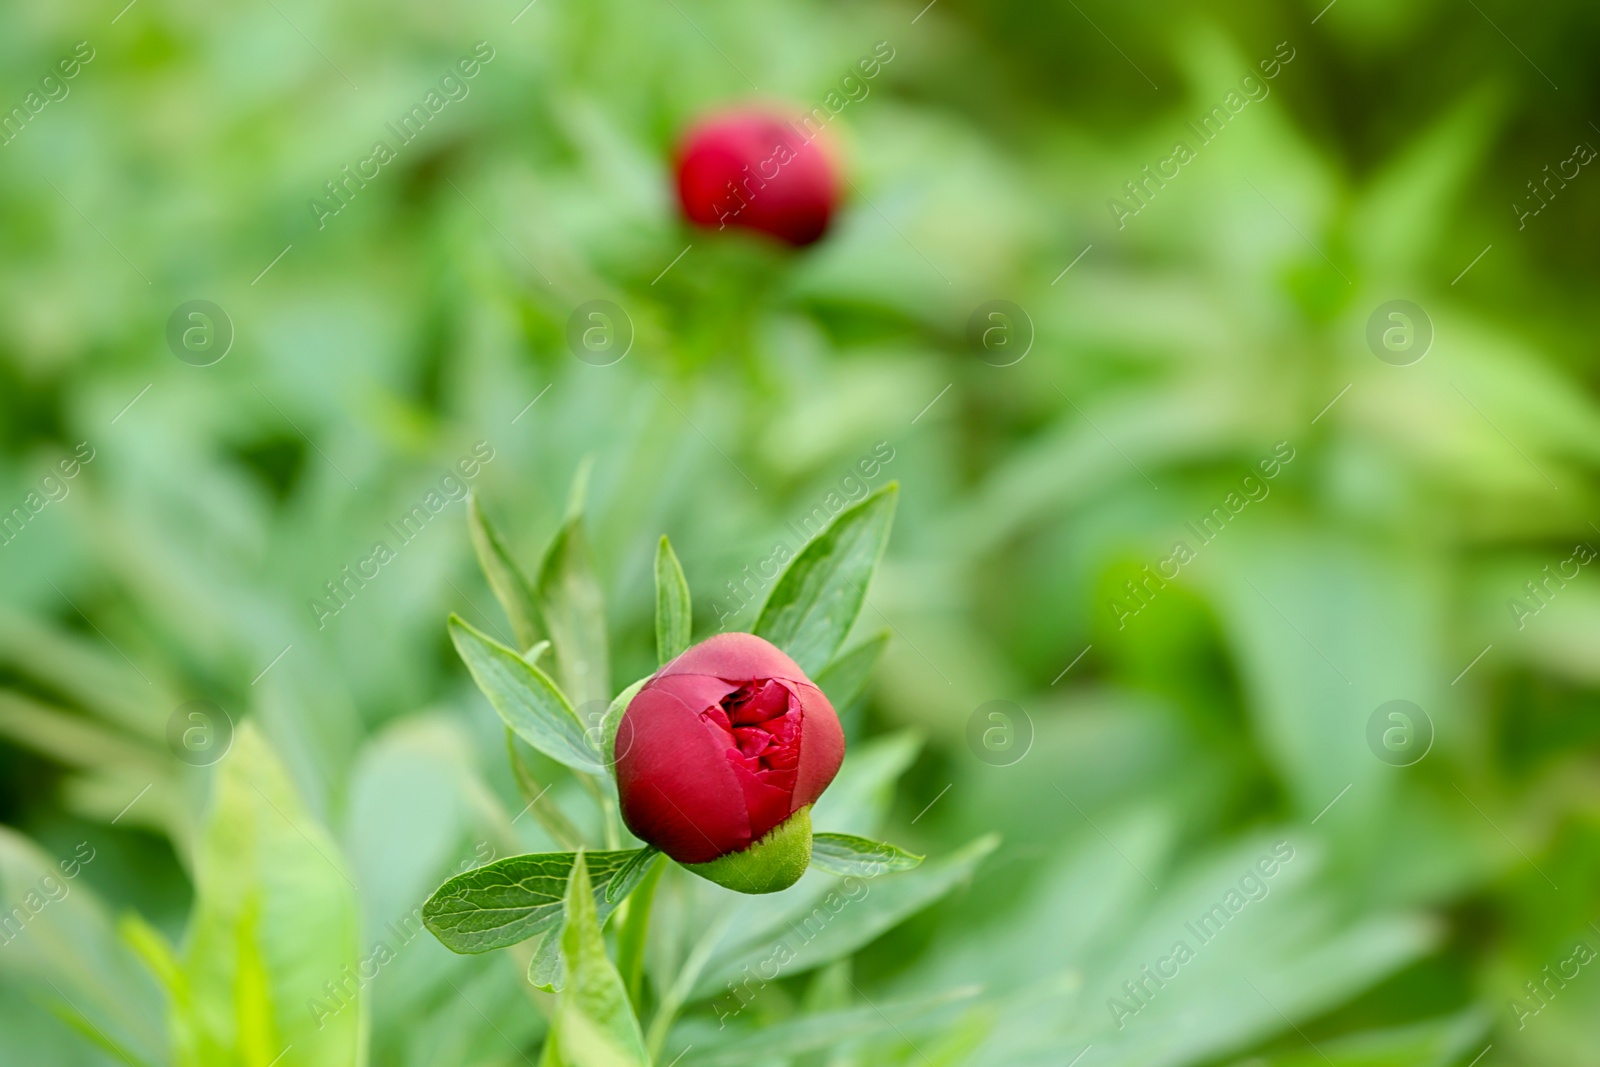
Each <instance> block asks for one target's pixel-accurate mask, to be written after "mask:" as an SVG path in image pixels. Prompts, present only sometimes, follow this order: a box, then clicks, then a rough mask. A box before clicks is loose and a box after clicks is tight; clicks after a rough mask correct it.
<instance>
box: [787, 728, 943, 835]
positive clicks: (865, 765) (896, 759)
mask: <svg viewBox="0 0 1600 1067" xmlns="http://www.w3.org/2000/svg"><path fill="white" fill-rule="evenodd" d="M921 750H922V737H921V735H920V734H918V733H917V732H916V731H914V730H902V731H900V732H898V733H893V734H889V735H887V736H884V737H874V738H872V739H871V740H870V741H863V742H862V743H861V744H859V745H855V746H854V747H852V748H851V750H850V758H849V759H847V760H845V761H844V766H843V767H841V768H839V776H838V777H837V778H835V779H834V780H833V784H832V785H830V786H829V787H828V790H827V792H825V793H823V794H822V796H820V797H819V798H817V803H816V805H815V807H814V808H813V809H812V812H811V817H812V821H813V822H814V823H815V824H816V825H818V826H832V827H834V828H835V829H836V830H838V831H842V832H847V833H858V834H873V833H877V832H878V830H879V827H880V825H881V824H882V822H883V819H884V817H885V816H886V815H887V814H888V811H889V806H890V804H891V803H892V801H893V800H894V789H895V782H896V781H898V780H899V778H900V776H901V775H902V774H904V773H905V772H906V769H907V768H908V767H910V766H911V764H912V761H914V760H915V759H916V758H917V753H918V752H920V751H921Z"/></svg>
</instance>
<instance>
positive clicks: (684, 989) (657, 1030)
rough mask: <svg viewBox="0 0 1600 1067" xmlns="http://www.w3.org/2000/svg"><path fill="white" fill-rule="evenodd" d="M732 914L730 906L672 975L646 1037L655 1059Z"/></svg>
mask: <svg viewBox="0 0 1600 1067" xmlns="http://www.w3.org/2000/svg"><path fill="white" fill-rule="evenodd" d="M733 916H734V912H733V909H731V908H729V909H727V910H725V911H724V912H723V913H722V915H721V916H720V917H718V918H717V919H715V920H714V921H713V922H712V923H711V925H710V926H709V927H708V928H707V929H706V932H705V933H704V934H702V935H701V937H700V940H699V941H697V942H696V943H695V946H694V948H693V949H692V950H691V951H690V952H689V958H688V959H686V960H684V961H683V967H682V969H680V970H679V971H678V977H677V978H675V979H673V982H672V988H671V989H668V990H667V992H666V994H665V995H664V996H662V998H661V1006H660V1007H658V1008H657V1009H656V1015H655V1018H654V1019H651V1020H650V1031H649V1033H648V1034H647V1035H646V1037H645V1047H646V1048H647V1049H648V1050H649V1052H650V1059H651V1060H652V1061H654V1060H655V1059H657V1058H658V1057H660V1055H661V1049H662V1047H663V1046H664V1045H666V1043H667V1034H668V1032H669V1031H670V1030H671V1029H672V1024H673V1021H674V1020H676V1019H677V1017H678V1010H679V1009H680V1008H682V1007H683V1004H684V1001H686V1000H688V999H689V994H690V992H691V991H693V989H694V984H695V983H696V982H698V981H699V980H700V972H702V971H704V970H705V969H706V964H708V963H710V962H711V954H712V953H713V952H715V951H716V950H717V945H718V944H719V943H721V941H722V935H723V934H725V933H727V932H728V927H729V926H730V925H731V924H732V922H733Z"/></svg>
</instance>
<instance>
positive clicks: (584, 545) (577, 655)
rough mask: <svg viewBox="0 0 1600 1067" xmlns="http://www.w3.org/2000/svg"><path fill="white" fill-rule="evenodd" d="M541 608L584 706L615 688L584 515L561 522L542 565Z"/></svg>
mask: <svg viewBox="0 0 1600 1067" xmlns="http://www.w3.org/2000/svg"><path fill="white" fill-rule="evenodd" d="M535 591H536V594H537V597H538V603H539V614H540V616H541V617H542V618H543V619H544V624H545V628H546V629H547V630H548V631H549V633H550V640H551V642H552V643H553V644H554V645H555V649H556V664H557V667H558V669H559V673H560V676H561V685H562V687H563V688H564V689H565V690H566V691H567V692H568V693H570V694H571V695H572V699H573V702H574V703H575V704H577V705H579V706H580V707H581V706H582V705H584V704H587V703H589V702H591V701H605V700H607V699H609V697H610V694H611V677H610V675H611V669H610V665H609V660H608V653H607V644H606V620H605V605H604V600H603V598H602V597H601V595H600V582H599V580H598V579H596V578H595V574H594V562H593V560H592V559H591V557H590V555H589V544H588V541H587V540H586V539H585V538H584V536H583V523H582V519H581V518H580V517H578V516H574V517H572V518H570V519H568V520H567V522H566V524H565V525H564V526H562V527H561V532H560V533H558V534H556V539H555V541H553V542H552V543H551V545H550V549H549V551H547V552H546V553H545V557H544V562H543V563H542V564H541V565H540V567H539V581H538V584H537V586H536V590H535Z"/></svg>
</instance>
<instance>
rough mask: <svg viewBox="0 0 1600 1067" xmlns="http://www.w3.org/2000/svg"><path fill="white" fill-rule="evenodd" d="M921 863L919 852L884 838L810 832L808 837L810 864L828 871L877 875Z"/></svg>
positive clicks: (831, 872) (904, 869)
mask: <svg viewBox="0 0 1600 1067" xmlns="http://www.w3.org/2000/svg"><path fill="white" fill-rule="evenodd" d="M921 863H922V857H921V856H918V855H915V854H913V853H910V852H907V851H906V850H905V849H903V848H901V847H899V846H898V845H891V844H888V843H887V842H884V841H872V840H869V839H868V838H865V837H856V836H855V835H854V834H813V835H812V837H811V866H813V867H815V868H817V869H818V870H819V871H825V872H827V873H828V874H841V875H843V874H853V875H857V876H859V877H862V878H876V877H877V876H878V875H880V874H890V873H892V872H894V871H909V870H911V869H912V868H913V867H916V866H918V865H919V864H921Z"/></svg>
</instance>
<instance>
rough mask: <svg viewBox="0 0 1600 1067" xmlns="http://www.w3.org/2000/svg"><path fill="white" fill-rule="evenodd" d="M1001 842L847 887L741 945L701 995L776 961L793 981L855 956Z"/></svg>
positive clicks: (699, 989) (700, 988) (990, 839)
mask: <svg viewBox="0 0 1600 1067" xmlns="http://www.w3.org/2000/svg"><path fill="white" fill-rule="evenodd" d="M999 843H1000V839H999V838H998V837H997V836H995V835H994V834H988V835H985V836H984V837H981V838H979V839H978V840H976V841H974V842H972V843H971V844H969V845H967V846H965V847H964V848H962V849H960V850H958V851H956V852H954V853H952V854H950V855H949V856H945V857H943V858H941V859H939V860H937V861H935V862H933V863H929V864H926V865H924V866H922V867H920V868H919V869H917V870H915V871H908V872H906V873H905V874H901V875H897V876H895V877H893V878H885V879H884V880H883V881H881V882H872V883H867V882H858V883H857V887H858V888H852V887H851V886H848V885H845V884H842V883H841V884H840V886H838V887H837V888H835V889H834V890H832V891H831V892H830V893H828V894H826V895H824V896H822V897H820V898H819V899H817V900H816V901H815V902H814V904H813V907H812V909H811V910H810V911H809V912H807V913H804V914H802V915H800V916H798V917H791V919H790V921H789V922H787V923H785V924H784V925H783V926H782V927H780V928H779V929H777V930H776V931H773V932H769V933H768V934H766V935H765V936H762V937H758V938H755V939H751V940H746V941H743V942H740V943H739V944H737V945H736V946H735V947H734V948H733V950H732V951H731V952H728V953H727V954H725V955H723V956H722V957H721V958H720V959H719V960H718V962H717V965H716V966H715V967H713V968H708V970H707V973H706V974H705V975H704V976H702V978H701V980H700V982H699V983H698V984H697V985H696V987H695V992H696V994H697V995H699V996H702V997H704V996H714V995H716V994H717V992H718V991H720V990H722V989H724V988H725V987H726V984H727V982H728V981H730V980H732V979H734V978H735V977H737V976H738V975H740V974H741V973H742V969H743V968H745V967H749V968H750V969H751V970H752V971H756V970H757V968H759V967H760V966H761V965H762V964H763V963H766V964H767V967H768V969H769V970H770V969H771V963H770V961H771V960H774V959H779V958H782V959H784V960H785V963H784V965H783V973H784V974H785V975H786V976H788V975H795V974H800V973H801V972H803V971H806V970H808V969H810V968H812V967H817V966H820V965H821V964H824V963H829V962H831V961H833V960H836V959H838V958H839V957H841V956H845V955H847V954H849V953H851V952H854V951H855V950H856V949H858V948H860V947H861V946H862V945H865V944H867V943H868V942H870V941H872V940H874V939H875V938H877V937H878V936H879V935H881V934H882V933H884V932H885V931H886V930H889V929H891V928H892V927H894V926H896V925H898V924H899V923H900V922H902V921H903V920H904V919H906V918H907V917H908V916H910V915H913V914H915V913H916V912H919V911H921V910H922V909H923V908H925V907H927V906H928V905H930V904H932V903H933V902H934V901H936V900H938V899H939V898H940V897H942V896H944V895H945V894H946V893H949V892H950V891H951V890H952V889H954V888H955V887H956V886H957V885H960V884H961V883H962V882H964V881H966V880H967V879H968V878H970V877H971V876H972V872H973V871H974V870H976V869H977V866H978V864H979V863H980V862H981V861H982V860H983V858H984V857H985V856H987V855H988V854H989V853H990V852H992V851H994V849H995V847H996V846H997V845H998V844H999Z"/></svg>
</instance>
